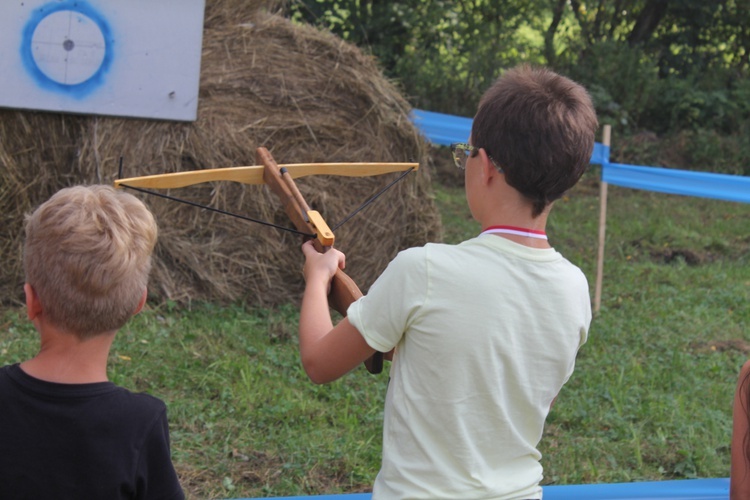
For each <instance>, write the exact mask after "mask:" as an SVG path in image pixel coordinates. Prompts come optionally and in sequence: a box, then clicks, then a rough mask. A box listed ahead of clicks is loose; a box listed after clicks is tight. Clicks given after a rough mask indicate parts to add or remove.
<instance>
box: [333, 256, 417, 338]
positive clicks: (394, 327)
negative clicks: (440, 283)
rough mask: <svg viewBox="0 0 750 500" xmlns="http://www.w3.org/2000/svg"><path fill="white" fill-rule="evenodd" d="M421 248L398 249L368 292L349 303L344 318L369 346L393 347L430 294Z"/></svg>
mask: <svg viewBox="0 0 750 500" xmlns="http://www.w3.org/2000/svg"><path fill="white" fill-rule="evenodd" d="M424 254H425V249H424V247H419V248H410V249H408V250H404V251H402V252H400V253H399V254H398V255H397V256H396V257H395V258H394V259H393V260H392V261H391V262H390V264H388V267H387V268H386V269H385V271H383V274H381V275H380V277H378V279H377V280H376V281H375V283H373V285H372V286H371V287H370V290H369V291H368V293H367V295H365V296H364V297H361V298H360V299H359V300H357V301H356V302H354V303H353V304H352V305H350V306H349V309H348V311H347V317H348V318H349V321H350V322H351V324H352V325H354V327H355V328H356V329H357V330H358V331H359V332H360V334H361V335H362V336H363V337H364V339H365V341H366V342H367V343H368V345H369V346H370V347H372V348H373V349H376V350H378V351H381V352H388V351H390V350H391V349H393V348H394V347H395V346H396V345H397V344H398V343H399V341H400V340H401V337H402V336H403V334H404V332H405V331H406V330H407V328H408V327H409V324H410V323H411V322H412V321H414V319H415V318H416V316H417V315H418V314H419V306H420V305H421V304H422V303H424V301H425V300H426V297H427V296H428V295H429V280H428V273H427V269H426V264H425V258H424Z"/></svg>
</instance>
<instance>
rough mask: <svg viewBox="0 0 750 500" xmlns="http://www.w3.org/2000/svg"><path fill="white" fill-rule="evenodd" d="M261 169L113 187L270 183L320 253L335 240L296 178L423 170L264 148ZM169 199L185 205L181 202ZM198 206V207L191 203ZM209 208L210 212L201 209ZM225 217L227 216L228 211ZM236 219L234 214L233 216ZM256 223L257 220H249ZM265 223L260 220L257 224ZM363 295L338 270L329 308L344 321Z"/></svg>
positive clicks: (371, 367)
mask: <svg viewBox="0 0 750 500" xmlns="http://www.w3.org/2000/svg"><path fill="white" fill-rule="evenodd" d="M255 156H256V162H257V163H258V165H254V166H247V167H230V168H217V169H206V170H193V171H186V172H176V173H171V174H157V175H147V176H143V177H131V178H127V179H118V180H116V181H115V187H121V188H122V187H124V188H131V189H135V190H138V191H143V192H146V193H150V194H157V193H154V192H151V191H148V189H168V188H180V187H186V186H192V185H195V184H201V183H204V182H212V181H233V182H240V183H243V184H267V185H268V187H269V188H270V189H271V191H273V192H274V193H275V194H276V195H277V196H278V197H279V199H280V200H281V203H282V205H283V206H284V211H285V212H286V213H287V215H288V216H289V218H290V219H291V221H292V224H293V225H294V227H295V228H296V230H297V232H300V233H302V234H304V235H306V236H308V237H314V238H315V242H314V245H315V248H316V249H317V250H318V251H319V252H326V251H327V250H329V249H330V248H331V247H332V246H333V243H334V241H335V237H334V234H333V232H332V231H331V229H330V228H329V227H328V224H327V223H326V222H325V220H324V219H323V217H322V216H321V215H320V214H319V213H318V212H317V211H315V210H312V209H311V208H310V207H309V206H308V204H307V202H305V200H304V198H303V197H302V194H301V193H300V191H299V189H298V188H297V186H296V184H295V183H294V179H295V178H298V177H303V176H307V175H315V174H318V175H341V176H348V177H364V176H370V175H380V174H386V173H391V172H407V173H408V172H409V171H411V170H417V169H418V168H419V164H418V163H296V164H288V165H278V164H277V163H276V161H275V160H274V159H273V157H272V156H271V153H270V152H269V151H268V150H267V149H266V148H263V147H260V148H258V149H257V150H256V152H255ZM169 199H172V200H175V201H184V200H180V199H179V198H171V197H169ZM190 204H192V205H195V204H194V203H190ZM203 208H210V207H203ZM225 213H226V212H225ZM230 215H234V214H230ZM251 220H254V219H251ZM255 222H261V221H255ZM361 296H362V292H361V291H360V290H359V287H358V286H357V284H356V283H354V280H352V279H351V278H350V277H349V276H348V275H347V274H346V273H344V271H342V270H341V269H339V270H338V271H336V274H335V276H334V277H333V280H332V281H331V290H330V293H329V295H328V305H329V306H330V307H331V309H333V310H335V311H337V312H338V313H339V314H341V315H342V316H346V310H347V309H348V308H349V305H350V304H351V303H352V302H354V301H355V300H357V299H358V298H359V297H361ZM365 366H366V367H367V370H368V371H369V372H370V373H380V372H381V371H382V369H383V353H381V352H376V353H375V354H374V355H373V356H372V357H371V358H370V359H368V360H367V361H366V362H365Z"/></svg>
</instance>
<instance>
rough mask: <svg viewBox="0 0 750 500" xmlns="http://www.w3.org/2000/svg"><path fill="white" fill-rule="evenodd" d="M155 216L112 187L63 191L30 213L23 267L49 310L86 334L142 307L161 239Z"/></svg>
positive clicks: (60, 323)
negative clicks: (153, 254)
mask: <svg viewBox="0 0 750 500" xmlns="http://www.w3.org/2000/svg"><path fill="white" fill-rule="evenodd" d="M156 237H157V227H156V222H155V221H154V217H153V215H152V214H151V212H150V211H149V210H148V209H147V208H146V207H145V205H144V204H143V203H142V202H141V201H140V200H138V199H137V198H135V197H134V196H132V195H130V194H128V193H126V192H124V191H120V190H116V189H114V188H112V187H110V186H98V185H95V186H75V187H70V188H65V189H62V190H60V191H58V192H57V193H56V194H55V195H53V196H52V197H51V198H50V199H49V200H47V201H46V202H45V203H43V204H42V205H41V206H40V207H39V208H37V209H36V210H35V211H34V212H33V213H32V214H31V215H28V216H27V217H26V242H25V246H24V269H25V271H26V282H27V283H28V284H29V285H31V286H32V288H33V289H34V291H35V292H36V294H37V296H38V297H39V300H40V302H41V304H42V308H43V311H44V314H46V315H47V317H48V318H49V319H50V321H51V322H52V323H54V324H55V325H56V326H57V327H59V328H62V329H63V330H65V331H67V332H69V333H72V334H75V335H77V336H78V337H80V338H82V339H85V338H89V337H92V336H94V335H97V334H100V333H104V332H110V331H115V330H117V329H119V328H120V327H121V326H122V325H124V324H125V322H127V320H128V319H129V318H130V317H131V316H132V315H133V314H134V313H135V312H136V309H137V308H138V304H139V302H140V300H141V298H142V297H143V293H144V291H145V290H146V287H147V285H148V275H149V271H150V269H151V253H152V252H153V249H154V245H155V244H156Z"/></svg>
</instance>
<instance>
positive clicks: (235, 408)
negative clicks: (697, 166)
mask: <svg viewBox="0 0 750 500" xmlns="http://www.w3.org/2000/svg"><path fill="white" fill-rule="evenodd" d="M436 198H437V201H438V203H439V205H440V207H441V211H442V215H443V221H444V226H445V235H446V241H449V242H455V241H459V240H460V239H463V238H465V237H470V236H473V235H474V234H476V232H477V230H478V227H477V225H476V223H475V222H473V221H471V219H470V217H469V216H468V213H467V209H466V207H465V202H464V198H463V190H462V188H460V187H459V186H457V185H455V184H453V185H451V184H450V183H445V182H436ZM598 219H599V199H598V171H597V170H596V169H592V171H591V172H590V173H588V174H587V175H586V176H585V178H584V179H583V181H582V182H581V183H580V184H579V186H577V187H576V188H575V189H574V190H573V192H572V193H571V194H570V196H568V197H566V198H565V199H563V200H560V201H559V202H558V203H557V205H556V207H555V209H554V210H553V212H552V216H551V219H550V224H549V227H548V234H549V235H550V240H551V242H552V244H553V245H554V246H555V247H556V248H557V249H558V250H559V251H561V252H562V253H563V254H564V255H566V256H567V257H568V258H569V260H571V261H572V262H573V263H575V264H577V265H579V266H580V267H581V268H582V269H583V270H584V272H585V273H586V275H587V276H588V278H589V282H590V284H591V288H592V296H593V284H594V277H595V268H596V254H597V226H598ZM749 298H750V205H742V204H737V203H729V202H721V201H715V200H704V199H698V198H686V197H679V196H670V195H662V194H657V193H649V192H643V191H635V190H629V189H624V188H616V187H610V196H609V207H608V224H607V242H606V264H605V273H604V293H603V298H602V309H601V312H600V313H599V314H598V315H597V316H596V317H595V318H594V321H593V323H592V326H591V331H590V337H589V342H588V343H587V344H586V345H585V346H584V347H583V349H582V351H581V353H580V355H579V359H578V363H577V368H576V371H575V373H574V375H573V377H572V378H571V380H570V381H569V383H568V384H567V385H566V386H565V387H564V388H563V391H562V393H561V394H560V396H559V398H558V400H557V403H556V405H555V407H554V408H553V410H552V412H551V414H550V417H549V419H548V426H547V429H546V432H545V435H544V437H543V440H542V442H541V445H540V446H541V450H542V453H543V454H544V458H543V465H544V467H545V483H547V484H552V483H554V484H580V483H603V482H604V483H607V482H623V481H638V480H658V479H672V478H693V477H726V476H728V474H729V440H730V435H731V399H732V393H733V391H734V385H735V383H736V379H737V374H738V371H739V368H740V366H741V364H742V363H743V362H744V361H745V359H747V358H748V356H749V354H748V350H749V349H750V308H749V307H748V303H749V300H748V299H749ZM0 322H1V323H0V326H1V328H0V364H7V363H12V362H16V361H20V360H23V359H25V358H27V357H29V356H32V355H33V354H34V352H35V349H36V347H37V337H36V334H35V332H34V331H33V327H31V326H30V325H29V324H28V323H27V322H26V321H25V319H24V316H23V314H22V311H21V310H20V309H14V308H6V309H5V310H4V311H2V312H1V313H0ZM296 328H297V311H296V305H294V304H290V305H289V306H287V307H283V308H279V309H276V310H259V309H252V308H246V307H243V306H242V305H235V306H231V307H218V306H214V305H210V304H198V305H196V304H193V306H192V307H191V308H190V309H184V308H181V307H178V306H175V305H171V304H164V305H154V304H152V305H150V307H149V308H148V310H146V311H145V312H144V313H142V314H140V315H139V316H137V317H136V318H135V319H134V320H133V321H132V322H131V323H130V324H128V325H127V326H126V327H125V328H124V329H123V330H122V331H121V332H120V334H118V337H117V339H116V342H115V345H114V347H113V349H112V353H111V357H110V367H111V368H110V378H111V380H112V381H114V382H115V383H118V384H121V385H123V386H126V387H128V388H131V389H133V390H138V391H148V392H150V393H152V394H154V395H156V396H158V397H160V398H162V399H163V400H165V401H166V402H167V404H168V406H169V416H170V423H171V436H172V446H173V456H174V461H175V464H176V467H177V469H178V472H179V473H180V476H181V479H182V481H183V486H184V487H185V489H186V491H187V492H188V494H189V497H190V498H239V497H262V496H281V495H301V494H322V493H335V492H357V491H366V490H368V488H369V487H370V485H371V483H372V481H373V478H374V476H375V474H376V472H377V470H378V466H379V457H380V446H381V444H380V433H381V429H382V427H381V418H382V405H383V399H384V394H385V390H386V383H387V374H385V373H383V374H381V375H377V376H373V375H370V374H368V373H366V372H365V370H364V369H362V368H360V369H358V370H356V371H355V372H354V373H351V374H349V375H347V376H346V377H344V378H343V379H342V380H339V381H337V382H335V383H333V384H330V385H327V386H315V385H313V384H311V383H310V382H309V381H308V380H307V378H306V376H305V375H304V372H303V371H302V369H301V367H300V364H299V360H298V356H297V341H296Z"/></svg>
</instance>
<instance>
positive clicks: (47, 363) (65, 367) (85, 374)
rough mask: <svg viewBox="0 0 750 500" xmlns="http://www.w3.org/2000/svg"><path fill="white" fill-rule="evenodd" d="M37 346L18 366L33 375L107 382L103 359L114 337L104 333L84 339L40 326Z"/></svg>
mask: <svg viewBox="0 0 750 500" xmlns="http://www.w3.org/2000/svg"><path fill="white" fill-rule="evenodd" d="M40 335H41V347H40V349H39V353H38V354H37V355H36V356H35V357H33V358H32V359H30V360H28V361H25V362H23V363H21V369H22V370H23V371H24V372H25V373H26V374H28V375H31V376H32V377H34V378H38V379H40V380H44V381H47V382H56V383H60V384H89V383H95V382H107V381H108V378H107V358H108V356H109V349H110V347H111V346H112V341H113V340H114V332H113V333H104V334H100V335H97V336H95V337H92V338H90V339H86V340H80V339H79V338H78V337H76V336H75V335H72V334H70V333H66V332H61V331H59V330H57V329H50V328H45V329H44V330H42V329H40Z"/></svg>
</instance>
